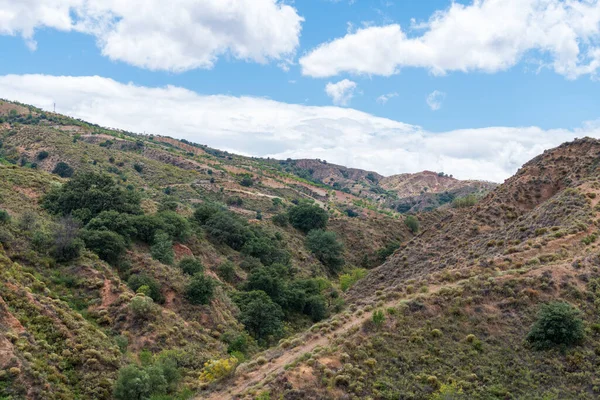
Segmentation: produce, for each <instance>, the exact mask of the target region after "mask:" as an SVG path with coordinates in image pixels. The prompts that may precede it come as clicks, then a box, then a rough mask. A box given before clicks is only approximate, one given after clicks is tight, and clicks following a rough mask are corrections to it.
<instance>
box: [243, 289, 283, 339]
mask: <svg viewBox="0 0 600 400" xmlns="http://www.w3.org/2000/svg"><path fill="white" fill-rule="evenodd" d="M234 300H235V302H236V304H237V305H238V307H239V308H240V317H239V320H240V322H241V323H242V324H244V326H245V327H246V330H247V331H248V332H249V333H250V335H252V336H253V337H254V338H255V339H257V340H259V341H262V342H265V341H266V340H267V338H268V337H269V336H271V335H278V334H279V333H280V332H281V331H282V329H283V322H282V320H283V311H282V310H281V307H280V306H279V305H278V304H276V303H275V302H273V300H271V298H270V297H269V296H268V295H267V294H266V293H265V292H263V291H261V290H254V291H252V292H241V293H238V294H237V295H236V296H235V298H234Z"/></svg>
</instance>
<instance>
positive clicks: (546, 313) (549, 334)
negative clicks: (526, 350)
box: [527, 302, 585, 349]
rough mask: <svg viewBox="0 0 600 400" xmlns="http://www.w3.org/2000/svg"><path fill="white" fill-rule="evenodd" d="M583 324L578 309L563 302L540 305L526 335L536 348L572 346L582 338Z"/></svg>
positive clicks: (583, 332)
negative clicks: (535, 318)
mask: <svg viewBox="0 0 600 400" xmlns="http://www.w3.org/2000/svg"><path fill="white" fill-rule="evenodd" d="M584 334H585V331H584V325H583V320H582V319H581V313H580V311H579V310H578V309H576V308H574V307H573V306H571V305H570V304H569V303H565V302H554V303H550V304H547V305H544V306H542V308H541V310H540V312H539V315H538V319H537V321H536V322H535V324H534V325H533V327H532V328H531V331H530V332H529V334H528V335H527V340H528V341H529V342H531V343H532V344H533V346H534V347H535V348H536V349H548V348H551V347H554V346H573V345H577V344H579V343H581V342H582V341H583V338H584Z"/></svg>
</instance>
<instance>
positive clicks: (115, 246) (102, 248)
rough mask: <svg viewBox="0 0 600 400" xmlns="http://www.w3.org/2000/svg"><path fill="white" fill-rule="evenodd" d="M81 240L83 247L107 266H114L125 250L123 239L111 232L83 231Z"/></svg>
mask: <svg viewBox="0 0 600 400" xmlns="http://www.w3.org/2000/svg"><path fill="white" fill-rule="evenodd" d="M81 239H83V242H84V243H85V247H87V248H88V249H90V250H92V251H93V252H94V253H96V254H97V255H98V257H100V258H101V259H102V260H104V261H106V262H107V263H109V264H116V263H117V262H118V261H119V260H120V259H121V256H122V255H123V254H124V253H125V250H126V245H125V239H123V237H122V236H121V235H119V234H118V233H115V232H112V231H106V230H104V231H95V230H83V231H82V232H81Z"/></svg>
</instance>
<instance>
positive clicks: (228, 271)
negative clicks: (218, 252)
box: [217, 260, 235, 283]
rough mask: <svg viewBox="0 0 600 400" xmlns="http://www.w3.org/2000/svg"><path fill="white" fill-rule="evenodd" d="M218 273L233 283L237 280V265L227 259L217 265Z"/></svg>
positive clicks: (226, 280)
mask: <svg viewBox="0 0 600 400" xmlns="http://www.w3.org/2000/svg"><path fill="white" fill-rule="evenodd" d="M217 274H219V277H220V278H221V279H223V280H224V281H225V282H229V283H233V281H234V280H235V265H234V264H233V263H232V262H231V261H229V260H227V261H225V262H224V263H221V265H219V266H218V267H217Z"/></svg>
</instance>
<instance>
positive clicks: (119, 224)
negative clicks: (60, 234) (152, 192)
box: [85, 211, 137, 242]
mask: <svg viewBox="0 0 600 400" xmlns="http://www.w3.org/2000/svg"><path fill="white" fill-rule="evenodd" d="M85 229H87V230H90V231H102V230H107V231H113V232H116V233H118V234H119V235H121V236H122V237H123V238H124V239H125V240H126V241H127V242H129V241H130V240H131V238H133V237H135V236H136V235H137V230H136V229H135V226H134V225H133V224H132V221H131V215H129V214H122V213H120V212H118V211H102V212H101V213H100V214H98V215H97V216H95V217H94V218H92V219H91V220H90V222H88V223H87V225H86V226H85Z"/></svg>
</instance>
